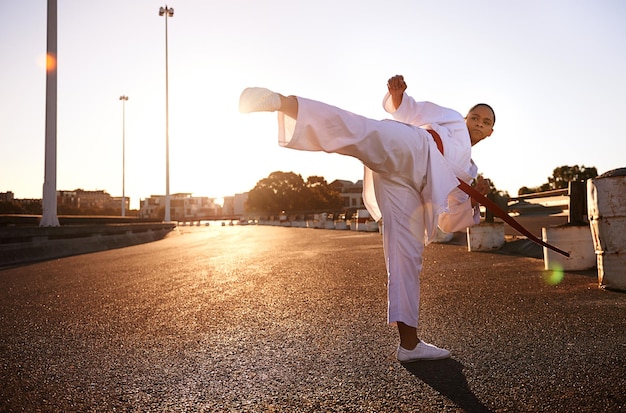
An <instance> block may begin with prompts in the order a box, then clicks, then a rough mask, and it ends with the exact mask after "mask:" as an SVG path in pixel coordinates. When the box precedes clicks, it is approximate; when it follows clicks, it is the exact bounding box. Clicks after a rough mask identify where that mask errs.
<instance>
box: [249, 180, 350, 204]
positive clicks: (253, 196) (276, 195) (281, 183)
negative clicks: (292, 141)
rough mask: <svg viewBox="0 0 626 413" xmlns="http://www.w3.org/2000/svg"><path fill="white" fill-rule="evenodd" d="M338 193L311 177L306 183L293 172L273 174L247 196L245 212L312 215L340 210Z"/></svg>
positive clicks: (258, 183) (321, 181) (340, 201)
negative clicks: (308, 213) (284, 212)
mask: <svg viewBox="0 0 626 413" xmlns="http://www.w3.org/2000/svg"><path fill="white" fill-rule="evenodd" d="M341 205H342V200H341V196H340V195H339V193H338V192H336V191H334V190H332V189H331V188H330V187H329V185H328V183H327V182H326V180H325V179H324V178H322V177H319V176H311V177H309V178H308V179H307V181H306V182H305V181H304V179H302V176H301V175H298V174H295V173H293V172H280V171H277V172H272V173H271V174H270V175H269V176H268V177H267V178H264V179H261V180H260V181H259V182H257V184H256V186H255V187H254V188H253V189H252V190H251V191H250V192H249V193H248V200H247V201H246V205H245V208H246V210H247V211H249V212H263V213H279V212H281V211H291V212H295V211H313V210H331V209H338V208H341Z"/></svg>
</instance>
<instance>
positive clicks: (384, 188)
mask: <svg viewBox="0 0 626 413" xmlns="http://www.w3.org/2000/svg"><path fill="white" fill-rule="evenodd" d="M387 88H388V93H387V94H386V96H385V98H384V100H383V106H384V108H385V110H386V111H387V112H389V113H391V114H392V115H393V117H394V118H395V119H396V120H382V121H379V120H373V119H368V118H365V117H363V116H359V115H356V114H353V113H350V112H348V111H345V110H342V109H339V108H336V107H334V106H330V105H327V104H325V103H321V102H316V101H312V100H309V99H304V98H301V97H295V96H283V95H280V94H278V93H274V92H272V91H270V90H268V89H264V88H248V89H245V90H244V91H243V92H242V94H241V97H240V101H239V110H240V111H241V112H242V113H249V112H260V111H268V112H273V111H278V129H279V133H278V142H279V144H280V145H282V146H284V147H287V148H292V149H298V150H305V151H324V152H329V153H339V154H343V155H348V156H352V157H355V158H357V159H359V160H361V161H362V162H363V164H364V165H365V176H364V180H363V201H364V203H365V206H366V207H367V209H368V210H369V212H370V214H371V215H372V217H373V218H374V219H376V220H378V219H380V218H382V220H383V249H384V255H385V261H386V267H387V275H388V292H387V293H388V314H387V316H388V322H389V323H390V324H395V325H397V327H398V333H399V335H400V345H399V346H398V352H397V358H398V360H399V361H401V362H408V361H414V360H437V359H443V358H447V357H449V356H450V352H449V351H448V350H445V349H441V348H438V347H436V346H434V345H432V344H428V343H425V342H424V341H421V340H420V339H419V338H418V336H417V325H418V315H419V298H420V282H419V275H420V272H421V269H422V253H423V251H424V245H425V244H426V243H428V242H429V241H431V240H432V239H433V236H434V234H435V231H436V228H437V226H439V227H441V229H442V230H443V231H446V232H454V231H458V230H463V229H465V228H466V227H467V226H470V225H474V224H476V223H478V222H479V220H480V214H479V211H478V208H477V205H473V204H472V201H471V199H470V198H469V197H468V196H467V195H466V194H465V193H463V192H462V191H461V190H460V189H458V188H457V185H458V179H457V178H459V179H462V180H463V181H465V182H467V183H471V181H473V180H474V178H475V177H476V174H477V168H476V165H475V164H474V163H473V162H472V160H471V146H472V145H475V144H476V143H478V142H480V141H481V140H482V139H484V138H486V137H487V136H490V135H491V133H492V132H493V124H494V123H495V114H494V112H493V110H492V109H491V107H490V106H488V105H486V104H478V105H476V106H474V107H473V108H472V109H471V110H470V111H469V113H468V115H467V117H466V118H465V119H464V118H463V116H462V115H461V114H459V113H458V112H456V111H453V110H451V109H447V108H443V107H441V106H438V105H435V104H433V103H430V102H417V101H415V100H414V99H413V98H411V97H410V96H408V95H407V94H406V93H405V90H406V88H407V86H406V83H405V81H404V78H403V77H402V76H399V75H398V76H394V77H392V78H391V79H389V81H388V83H387ZM427 129H430V130H434V131H435V132H437V134H438V135H439V136H440V137H441V141H442V143H443V147H444V154H442V153H441V152H440V151H439V149H438V148H437V145H436V142H435V141H434V140H433V137H432V136H431V134H430V133H429V132H428V131H427ZM486 189H487V188H486V184H485V183H484V182H479V188H478V190H479V191H481V192H483V193H484V192H486Z"/></svg>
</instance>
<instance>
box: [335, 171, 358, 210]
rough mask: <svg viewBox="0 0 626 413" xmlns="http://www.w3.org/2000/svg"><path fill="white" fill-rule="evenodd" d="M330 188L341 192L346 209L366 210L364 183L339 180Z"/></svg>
mask: <svg viewBox="0 0 626 413" xmlns="http://www.w3.org/2000/svg"><path fill="white" fill-rule="evenodd" d="M328 186H330V187H331V188H333V189H334V190H335V191H337V192H339V195H341V198H342V199H343V207H344V209H346V210H348V209H362V208H365V204H364V203H363V181H362V180H358V181H356V182H351V181H345V180H342V179H337V180H335V181H333V182H331V183H330V184H329V185H328Z"/></svg>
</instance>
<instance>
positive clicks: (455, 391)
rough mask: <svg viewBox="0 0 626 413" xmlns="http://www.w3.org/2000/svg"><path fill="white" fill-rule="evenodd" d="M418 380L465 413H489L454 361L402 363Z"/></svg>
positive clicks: (461, 369)
mask: <svg viewBox="0 0 626 413" xmlns="http://www.w3.org/2000/svg"><path fill="white" fill-rule="evenodd" d="M402 366H403V367H404V368H405V369H407V370H408V371H409V372H410V373H411V374H413V375H414V376H415V377H417V378H418V379H420V380H422V381H423V382H424V383H426V384H428V385H429V386H430V387H432V388H433V389H434V390H436V391H437V392H439V393H440V394H441V395H442V396H445V397H447V398H448V399H450V400H451V401H452V402H454V403H455V404H456V405H457V406H458V407H460V408H461V409H463V411H466V412H472V413H474V412H476V413H491V412H492V411H491V410H490V409H489V408H488V407H487V406H485V405H484V404H483V403H482V402H481V401H480V400H478V398H477V397H476V395H475V394H474V393H473V392H472V391H471V390H470V388H469V386H468V385H467V379H466V378H465V375H464V374H463V365H462V364H461V363H459V362H458V361H456V360H454V359H446V360H437V361H417V362H413V363H402Z"/></svg>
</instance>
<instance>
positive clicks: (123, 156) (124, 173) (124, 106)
mask: <svg viewBox="0 0 626 413" xmlns="http://www.w3.org/2000/svg"><path fill="white" fill-rule="evenodd" d="M120 100H121V101H122V216H123V217H125V216H126V101H127V100H128V96H126V95H122V96H120Z"/></svg>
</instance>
